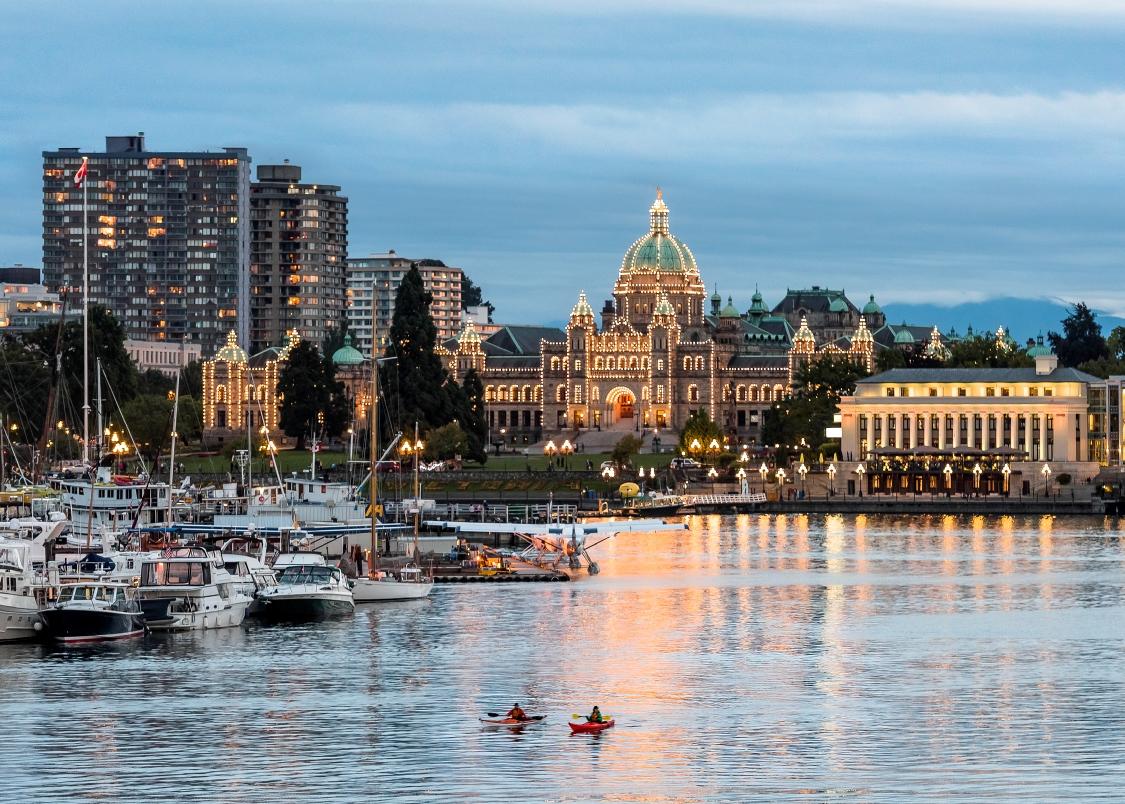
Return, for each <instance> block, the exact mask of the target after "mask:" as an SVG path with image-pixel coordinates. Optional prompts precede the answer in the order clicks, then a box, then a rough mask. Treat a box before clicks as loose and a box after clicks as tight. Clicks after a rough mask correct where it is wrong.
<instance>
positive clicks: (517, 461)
mask: <svg viewBox="0 0 1125 804" xmlns="http://www.w3.org/2000/svg"><path fill="white" fill-rule="evenodd" d="M673 457H674V456H672V455H667V454H665V455H634V456H633V461H632V463H633V466H635V467H644V468H645V469H648V468H649V467H651V466H654V467H656V468H657V469H658V470H659V469H664V468H665V467H667V466H668V464H669V463H671V462H672V458H673ZM558 460H560V459H559V458H556V461H558ZM608 460H609V453H608V452H580V453H577V454H575V455H571V456H569V457H568V458H566V459H565V460H564V463H565V466H566V468H568V469H570V470H572V471H577V472H581V471H585V470H586V461H589V462H590V465H591V466H593V467H594V471H598V470H599V469H600V468H601V465H602V461H608ZM547 462H548V461H547V456H545V455H489V456H488V461H487V462H486V463H485V464H484V465H480V464H475V463H470V464H466V465H465V469H466V470H470V471H471V470H473V469H484V470H486V471H489V472H526V471H527V467H528V466H529V465H530V466H531V471H533V472H543V471H545V470H546V469H547ZM556 468H559V467H556Z"/></svg>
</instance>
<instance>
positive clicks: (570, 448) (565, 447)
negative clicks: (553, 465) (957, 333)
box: [559, 438, 612, 477]
mask: <svg viewBox="0 0 1125 804" xmlns="http://www.w3.org/2000/svg"><path fill="white" fill-rule="evenodd" d="M559 452H561V453H562V456H563V468H564V469H569V468H570V466H568V464H569V463H570V462H569V461H568V460H567V458H568V457H569V456H570V453H572V452H574V445H573V444H571V443H570V439H569V438H567V439H565V440H564V441H563V442H562V446H561V447H559ZM611 477H612V475H611Z"/></svg>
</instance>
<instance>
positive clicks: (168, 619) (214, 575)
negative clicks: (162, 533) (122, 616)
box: [137, 547, 253, 631]
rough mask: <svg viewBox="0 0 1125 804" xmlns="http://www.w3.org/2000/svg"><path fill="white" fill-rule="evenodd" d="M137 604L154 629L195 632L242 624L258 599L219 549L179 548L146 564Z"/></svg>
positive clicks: (144, 564) (172, 549) (166, 552)
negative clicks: (248, 591)
mask: <svg viewBox="0 0 1125 804" xmlns="http://www.w3.org/2000/svg"><path fill="white" fill-rule="evenodd" d="M137 600H138V601H139V602H140V605H141V609H142V610H143V611H144V613H145V622H146V624H147V626H148V627H149V629H151V630H159V631H196V630H203V629H209V628H230V627H232V626H236V625H241V624H242V621H243V620H244V619H245V618H246V611H247V609H248V608H249V607H250V604H251V603H252V602H253V598H251V597H250V596H249V595H246V594H245V593H244V592H243V591H242V588H241V587H240V586H239V585H238V584H237V583H235V580H234V578H233V577H232V576H231V574H230V573H229V572H227V569H226V567H225V565H224V563H223V556H222V554H221V553H219V552H218V551H216V550H211V551H208V550H205V549H203V548H202V547H174V548H170V549H168V550H164V551H163V552H161V553H160V554H159V555H158V556H156V557H155V558H151V559H149V560H146V561H144V562H142V564H141V577H140V586H139V587H138V589H137Z"/></svg>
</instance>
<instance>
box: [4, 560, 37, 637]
mask: <svg viewBox="0 0 1125 804" xmlns="http://www.w3.org/2000/svg"><path fill="white" fill-rule="evenodd" d="M32 549H33V544H32V543H31V542H28V541H25V540H23V539H0V642H10V641H13V640H17V639H30V638H31V637H34V636H35V634H36V627H37V626H39V627H41V626H42V623H41V622H40V620H39V603H38V601H37V600H36V596H35V576H34V573H33V571H32V568H31V552H32Z"/></svg>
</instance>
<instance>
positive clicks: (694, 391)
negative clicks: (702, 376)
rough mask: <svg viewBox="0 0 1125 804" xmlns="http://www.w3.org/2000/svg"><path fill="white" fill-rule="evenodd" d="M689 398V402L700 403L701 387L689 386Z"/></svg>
mask: <svg viewBox="0 0 1125 804" xmlns="http://www.w3.org/2000/svg"><path fill="white" fill-rule="evenodd" d="M687 398H688V402H698V401H699V386H698V385H689V386H688V389H687Z"/></svg>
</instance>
